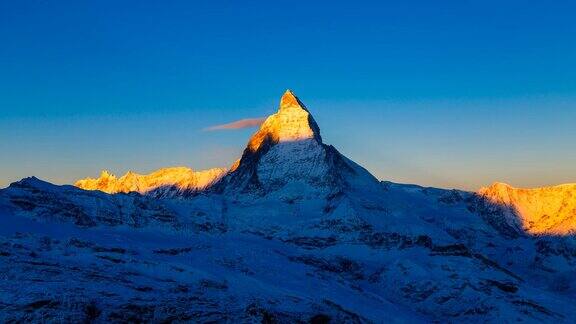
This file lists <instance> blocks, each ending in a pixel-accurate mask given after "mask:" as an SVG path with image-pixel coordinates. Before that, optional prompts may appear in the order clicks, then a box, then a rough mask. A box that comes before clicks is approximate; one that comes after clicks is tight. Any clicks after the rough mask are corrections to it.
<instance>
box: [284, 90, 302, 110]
mask: <svg viewBox="0 0 576 324" xmlns="http://www.w3.org/2000/svg"><path fill="white" fill-rule="evenodd" d="M288 108H300V109H303V110H306V111H307V109H306V106H304V104H303V103H302V102H301V101H300V100H299V99H298V97H296V95H295V94H294V92H292V90H290V89H288V90H286V92H284V94H283V95H282V98H281V99H280V111H282V110H284V109H288Z"/></svg>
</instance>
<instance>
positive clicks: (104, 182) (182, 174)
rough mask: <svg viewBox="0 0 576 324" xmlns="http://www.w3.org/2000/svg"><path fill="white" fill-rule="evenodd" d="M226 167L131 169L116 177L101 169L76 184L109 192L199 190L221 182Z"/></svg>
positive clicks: (86, 188) (159, 193)
mask: <svg viewBox="0 0 576 324" xmlns="http://www.w3.org/2000/svg"><path fill="white" fill-rule="evenodd" d="M226 172H227V170H226V169H223V168H214V169H209V170H203V171H194V170H192V169H190V168H186V167H174V168H163V169H159V170H157V171H154V172H152V173H150V174H145V175H142V174H137V173H134V172H131V171H130V172H128V173H126V174H125V175H123V176H122V177H120V178H117V177H116V176H114V175H113V174H111V173H110V172H108V171H102V173H101V174H100V177H99V178H86V179H81V180H78V181H77V182H76V183H75V184H74V185H75V186H76V187H78V188H81V189H85V190H100V191H103V192H106V193H111V194H112V193H119V192H124V193H127V192H138V193H141V194H148V193H153V192H156V193H157V195H161V192H165V191H167V190H170V191H172V190H176V191H180V192H182V191H198V190H202V189H205V188H207V187H209V186H210V185H212V184H213V183H215V182H216V181H218V180H219V179H220V178H222V176H224V174H226Z"/></svg>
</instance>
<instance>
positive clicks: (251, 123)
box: [204, 117, 266, 132]
mask: <svg viewBox="0 0 576 324" xmlns="http://www.w3.org/2000/svg"><path fill="white" fill-rule="evenodd" d="M264 120H266V117H260V118H244V119H240V120H236V121H233V122H231V123H227V124H221V125H215V126H210V127H206V128H204V131H208V132H212V131H219V130H231V129H242V128H250V127H258V126H260V125H262V123H263V122H264Z"/></svg>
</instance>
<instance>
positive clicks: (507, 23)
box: [0, 0, 576, 189]
mask: <svg viewBox="0 0 576 324" xmlns="http://www.w3.org/2000/svg"><path fill="white" fill-rule="evenodd" d="M575 12H576V4H574V2H573V1H462V0H459V1H394V2H392V1H386V2H383V1H374V2H366V1H354V2H349V1H346V2H345V1H342V2H338V1H330V2H329V1H326V2H312V1H287V2H283V1H205V2H203V1H26V0H22V1H7V0H5V1H3V0H0V187H4V186H6V185H7V184H8V183H9V182H12V181H15V180H17V179H20V178H22V177H25V176H29V175H36V176H38V177H40V178H43V179H46V180H49V181H53V182H55V183H71V182H73V181H74V180H75V179H77V178H79V177H84V176H96V175H98V173H99V171H100V169H109V170H111V171H112V172H114V173H123V172H125V171H127V170H128V169H133V170H135V171H137V172H148V171H151V170H154V169H156V168H159V167H164V166H173V165H187V166H190V167H192V168H197V169H202V168H207V167H213V166H228V165H230V164H231V162H232V161H233V160H234V159H236V158H237V157H238V156H239V155H240V153H241V151H242V149H243V147H244V145H245V143H246V141H247V139H248V137H249V135H250V134H251V132H253V129H243V130H236V131H219V132H206V131H202V129H203V128H205V127H209V126H213V125H215V124H221V123H226V122H231V121H234V120H237V119H242V118H251V117H261V116H265V115H267V114H270V113H273V112H274V111H275V109H276V106H277V104H278V100H279V97H280V95H281V94H282V92H283V91H284V90H285V89H286V88H290V89H293V90H294V91H295V92H296V94H297V95H298V96H299V97H300V98H301V99H302V100H303V101H304V102H305V103H306V104H307V105H308V107H309V108H310V110H311V111H312V113H313V114H314V116H315V118H316V120H317V121H318V123H319V124H320V128H321V129H322V134H323V137H324V140H325V142H327V143H330V144H333V145H335V146H336V147H337V148H339V149H340V151H342V152H343V153H344V154H346V155H347V156H349V157H350V158H352V159H353V160H355V161H357V162H359V163H360V164H362V165H364V166H366V167H367V168H368V169H369V170H370V171H372V172H373V173H374V174H375V175H376V176H378V177H379V178H381V179H386V180H393V181H399V182H411V183H419V184H423V185H434V186H441V187H458V188H466V189H476V188H478V187H480V186H482V185H487V184H489V183H491V182H493V181H504V182H509V183H511V184H513V185H517V186H539V185H547V184H555V183H563V182H576V19H574V13H575Z"/></svg>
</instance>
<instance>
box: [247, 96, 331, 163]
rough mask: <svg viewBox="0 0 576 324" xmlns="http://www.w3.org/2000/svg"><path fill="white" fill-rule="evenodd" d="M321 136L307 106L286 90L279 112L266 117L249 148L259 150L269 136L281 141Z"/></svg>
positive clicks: (251, 140) (275, 140)
mask: <svg viewBox="0 0 576 324" xmlns="http://www.w3.org/2000/svg"><path fill="white" fill-rule="evenodd" d="M310 121H312V122H310ZM319 137H320V132H319V130H318V127H317V126H316V123H315V122H313V119H312V116H311V115H310V113H309V112H308V109H306V106H304V104H303V103H302V102H301V101H300V100H299V99H298V97H296V95H294V93H293V92H292V91H290V90H286V92H285V93H284V95H282V98H281V99H280V108H279V109H278V112H276V113H275V114H273V115H271V116H269V117H268V118H266V120H265V121H264V123H263V124H262V126H261V127H260V129H259V130H258V132H256V134H254V135H253V136H252V138H251V139H250V142H249V143H248V149H249V150H251V151H253V152H254V151H257V150H258V148H260V146H261V145H262V143H263V142H264V140H265V139H267V138H269V139H271V140H272V141H274V142H275V143H280V142H293V141H301V140H305V139H311V138H319Z"/></svg>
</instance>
